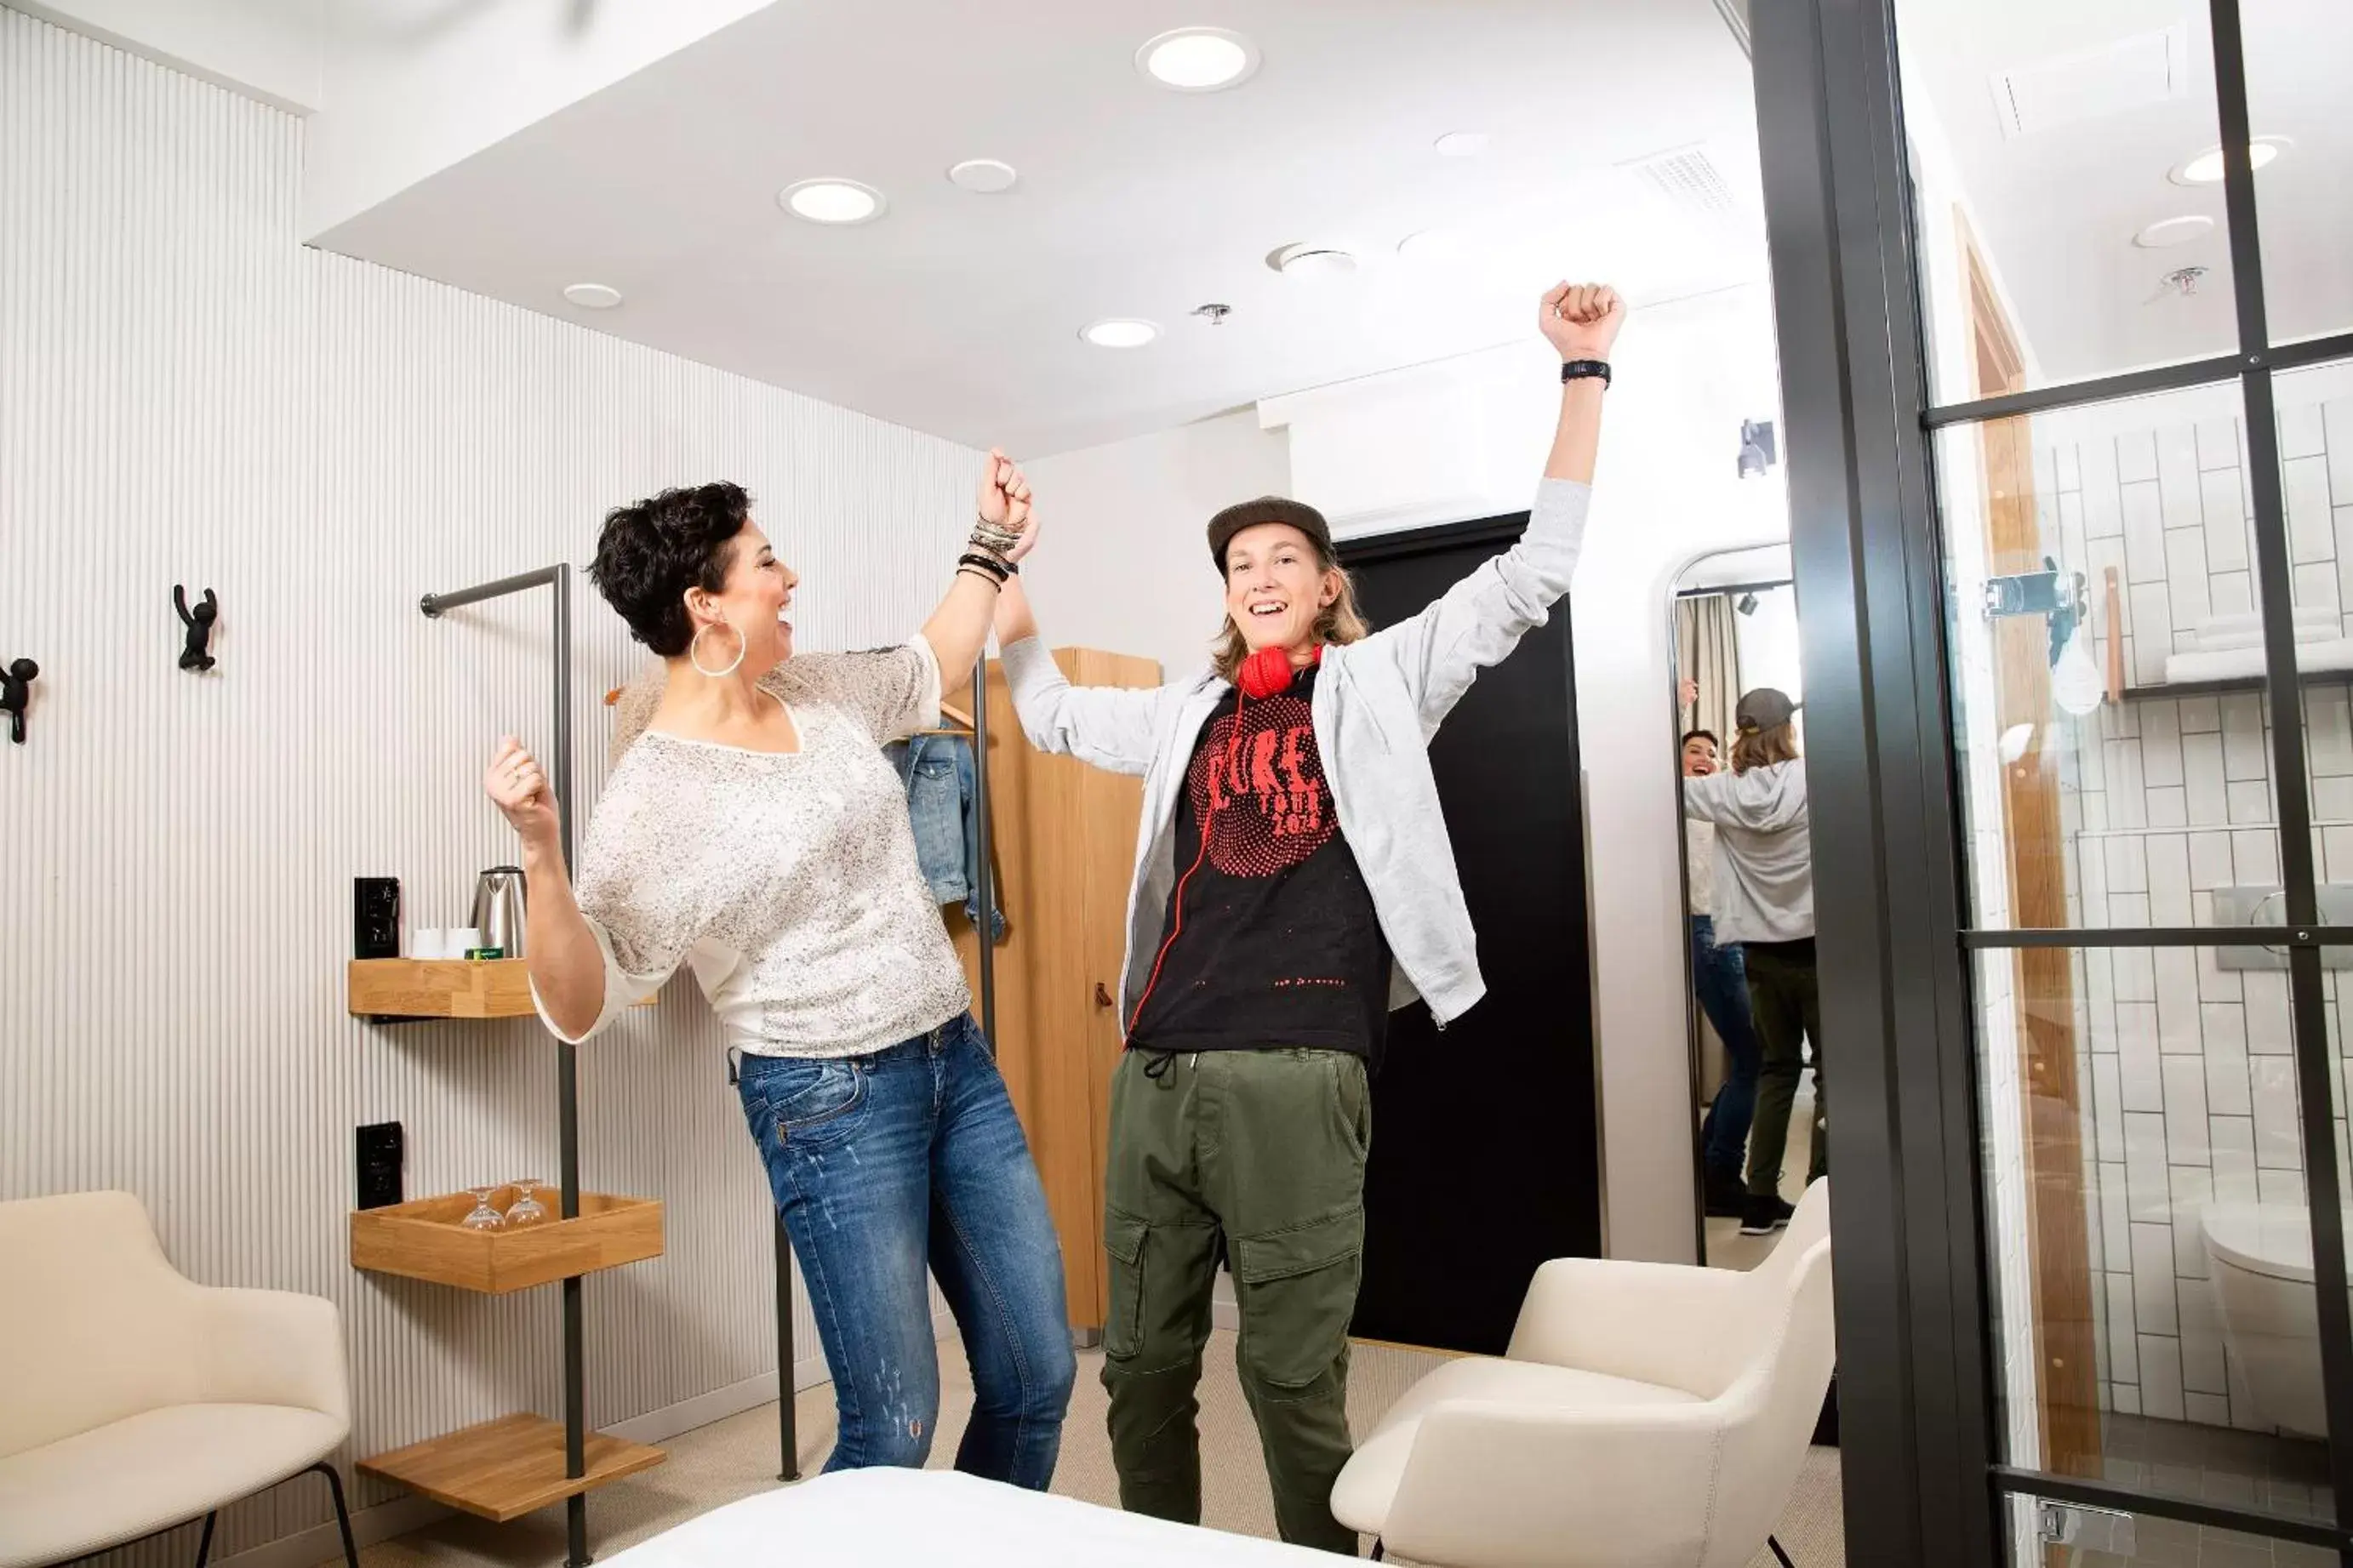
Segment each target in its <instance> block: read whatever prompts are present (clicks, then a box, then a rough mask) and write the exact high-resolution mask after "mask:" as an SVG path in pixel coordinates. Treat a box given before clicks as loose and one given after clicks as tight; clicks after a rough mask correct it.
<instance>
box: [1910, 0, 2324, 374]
mask: <svg viewBox="0 0 2353 1568" xmlns="http://www.w3.org/2000/svg"><path fill="white" fill-rule="evenodd" d="M2241 14H2242V18H2243V21H2242V26H2243V28H2244V31H2245V35H2246V53H2247V76H2248V95H2249V104H2250V117H2251V119H2252V121H2253V132H2254V133H2255V134H2256V135H2259V136H2261V135H2267V134H2269V135H2286V136H2289V137H2292V138H2294V139H2295V150H2294V151H2293V152H2292V153H2289V154H2288V155H2286V156H2284V157H2283V158H2281V159H2280V160H2279V161H2278V162H2277V163H2274V164H2273V165H2272V166H2270V167H2269V168H2267V169H2265V170H2263V172H2262V173H2261V174H2259V175H2258V176H2257V177H2256V195H2257V200H2258V213H2257V217H2258V227H2259V229H2260V230H2261V234H2262V238H2263V255H2264V261H2265V270H2266V273H2267V278H2266V280H2265V281H2266V283H2267V294H2268V299H2269V309H2270V317H2271V331H2272V335H2273V336H2274V338H2276V339H2286V338H2295V337H2310V336H2316V335H2318V334H2320V333H2323V332H2327V331H2346V330H2348V329H2353V263H2348V259H2347V258H2348V256H2353V114H2348V112H2347V111H2346V106H2345V94H2346V87H2347V82H2348V79H2353V5H2348V3H2347V0H2258V3H2255V4H2250V5H2243V6H2242V7H2241ZM1896 16H1897V24H1898V27H1897V33H1898V37H1897V42H1898V47H1899V48H1900V49H1901V51H1902V54H1903V57H1904V60H1905V71H1906V76H1907V79H1908V84H1909V90H1910V93H1911V95H1912V101H1911V102H1909V103H1907V106H1906V112H1907V113H1911V114H1918V113H1920V112H1922V111H1923V107H1922V105H1923V100H1925V112H1926V113H1928V114H1932V115H1933V116H1934V117H1935V118H1936V120H1937V121H1939V122H1940V123H1941V126H1942V129H1943V132H1944V135H1945V138H1946V140H1947V142H1948V143H1949V145H1950V147H1951V149H1952V152H1953V154H1954V157H1955V160H1956V162H1957V164H1958V165H1959V169H1960V173H1961V176H1962V182H1963V184H1964V185H1965V187H1966V188H1967V191H1968V196H1969V199H1970V202H1971V204H1972V205H1973V207H1974V208H1975V216H1976V219H1977V226H1978V230H1979V235H1978V237H1979V239H1980V241H1981V242H1982V243H1983V245H1984V247H1985V248H1986V250H1987V252H1988V253H1989V255H1990V256H1991V257H1992V258H1993V262H1994V265H1995V267H1996V268H1998V270H1999V271H2000V274H2001V277H2002V279H2003V283H2004V285H2005V288H2006V289H2007V291H2008V293H2009V295H2010V301H2011V303H2012V305H2013V307H2014V308H2015V310H2017V313H2018V317H2019V321H2018V323H2017V324H2018V326H2019V328H2020V330H2021V333H2022V334H2023V336H2024V337H2025V338H2026V339H2027V342H2028V344H2029V346H2030V348H2031V353H2032V354H2033V356H2034V358H2035V359H2036V360H2037V362H2038V363H2039V370H2040V375H2039V378H2038V379H2039V380H2041V381H2042V382H2046V383H2052V382H2062V381H2074V380H2080V379H2083V378H2085V377H2089V376H2096V375H2105V374H2114V373H2116V372H2118V371H2123V370H2127V369H2133V368H2137V367H2140V366H2143V365H2149V364H2156V363H2166V362H2168V361H2174V360H2180V359H2189V358H2196V357H2201V356H2204V355H2210V354H2222V353H2230V352H2232V350H2233V349H2234V348H2235V347H2236V346H2237V342H2238V337H2237V322H2236V318H2235V315H2234V312H2233V305H2232V270H2231V260H2230V256H2231V251H2230V240H2229V237H2228V226H2227V225H2226V224H2225V223H2224V222H2223V217H2224V214H2223V198H2222V192H2221V187H2220V186H2219V185H2216V186H2208V187H2203V188H2196V189H2192V188H2185V187H2183V186H2180V185H2178V184H2172V183H2171V182H2170V181H2168V178H2167V177H2166V176H2167V172H2168V169H2170V168H2171V167H2172V166H2174V165H2175V164H2177V163H2180V162H2181V161H2183V160H2185V159H2187V158H2189V156H2191V155H2192V154H2194V153H2199V152H2200V151H2202V150H2204V149H2206V148H2208V147H2211V146H2212V145H2214V144H2215V143H2216V142H2219V141H2220V139H2221V136H2220V132H2219V130H2218V120H2217V115H2216V109H2215V97H2214V88H2213V80H2214V78H2213V45H2212V29H2211V26H2210V24H2209V20H2208V12H2207V6H2206V4H2205V0H2063V3H2061V4H2054V3H2053V0H1967V3H1966V4H1964V3H1961V0H1898V4H1897V5H1896ZM2173 26H2179V27H2181V28H2182V29H2183V31H2184V33H2185V34H2186V36H2187V39H2188V45H2189V47H2188V58H2187V60H2186V62H2185V63H2186V66H2187V69H2186V71H2185V72H2184V73H2183V78H2182V79H2183V81H2184V82H2185V84H2186V90H2185V91H2184V93H2183V94H2182V96H2180V97H2178V98H2174V99H2171V100H2167V101H2163V102H2157V103H2150V104H2146V105H2143V106H2141V107H2137V108H2127V109H2122V110H2115V111H2112V112H2107V113H2103V114H2099V115H2096V116H2095V117H2094V118H2090V119H2086V120H2078V121H2074V122H2073V123H2071V124H2066V125H2063V126H2054V127H2052V128H2051V129H2048V130H2043V131H2038V132H2030V133H2028V134H2025V135H2021V136H2015V137H2010V138H2005V137H2004V135H2003V134H2002V126H2001V121H2000V116H1999V115H1998V113H1997V110H1996V99H1995V95H1994V92H1993V90H1992V88H1991V85H1990V79H1991V78H1992V76H1993V74H1994V73H1995V72H1997V71H2003V70H2011V69H2016V68H2021V67H2029V66H2032V65H2035V64H2037V63H2039V62H2044V61H2049V60H2052V59H2054V58H2059V57H2064V56H2072V55H2075V54H2077V53H2079V52H2084V51H2090V50H2094V49H2099V48H2101V47H2104V46H2109V45H2114V44H2118V43H2121V42H2123V41H2125V40H2126V39H2130V38H2133V37H2139V36H2143V35H2147V34H2152V33H2157V32H2160V31H2162V30H2164V29H2166V28H2168V27H2173ZM2089 87H2090V84H2089V83H2088V82H2086V83H2084V90H2086V91H2088V90H2089ZM2183 214H2204V215H2206V216H2211V217H2212V218H2213V219H2214V220H2215V226H2214V228H2213V230H2212V231H2211V234H2210V235H2209V236H2208V237H2205V238H2203V239H2200V240H2196V241H2193V242H2192V243H2190V244H2188V245H2184V246H2179V247H2173V248H2168V249H2159V250H2144V249H2139V248H2137V247H2135V246H2134V245H2133V243H2132V237H2133V236H2134V235H2135V234H2137V233H2138V232H2139V231H2140V230H2141V229H2142V228H2143V227H2145V226H2147V225H2149V224H2151V223H2154V222H2156V221H2158V220H2159V219H2162V218H2168V217H2172V216H2179V215H2183ZM1941 216H1942V215H1936V214H1928V215H1924V221H1936V220H1940V219H1941ZM2190 265H2199V266H2204V267H2206V268H2209V271H2208V273H2207V276H2206V277H2205V278H2204V279H2201V280H2200V286H2199V288H2200V292H2199V293H2198V295H2197V296H2195V297H2194V298H2189V299H2183V298H2179V297H2178V296H2170V295H2168V296H2167V297H2164V298H2152V297H2153V296H2156V295H2158V279H2161V278H2162V277H2163V276H2164V275H2165V274H2166V273H2168V272H2169V271H2171V270H2173V269H2174V268H2179V267H2184V266H2190ZM1938 391H1939V395H1940V399H1949V398H1950V397H1952V396H1953V395H1956V392H1957V391H1958V392H1959V393H1960V394H1961V395H1966V389H1953V388H1940V389H1938Z"/></svg>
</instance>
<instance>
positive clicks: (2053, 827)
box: [1936, 382, 2279, 928]
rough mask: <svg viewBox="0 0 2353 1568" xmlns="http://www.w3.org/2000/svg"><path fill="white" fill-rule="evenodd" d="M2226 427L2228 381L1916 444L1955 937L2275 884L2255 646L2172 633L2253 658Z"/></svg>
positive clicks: (2112, 920) (2232, 909) (2216, 916)
mask: <svg viewBox="0 0 2353 1568" xmlns="http://www.w3.org/2000/svg"><path fill="white" fill-rule="evenodd" d="M2239 411H2240V395H2239V388H2238V384H2237V383H2235V382H2225V383H2223V384H2220V385H2217V386H2210V387H2198V388H2193V389H2190V390H2189V391H2185V392H2174V393H2167V394H2164V395H2160V396H2155V397H2139V398H2129V399H2125V400H2122V401H2118V402H2113V403H2105V404H2092V405H2084V406H2082V407H2077V408H2068V409H2061V410H2057V411H2054V412H2052V413H2046V414H2037V415H2032V416H2023V415H2022V416H2017V417H2014V418H2010V419H1998V420H1991V421H1988V422H1986V423H1984V424H1979V425H1968V426H1947V428H1945V429H1943V430H1940V431H1939V432H1937V437H1936V486H1937V492H1938V495H1937V500H1938V507H1939V512H1940V516H1941V520H1942V521H1941V527H1942V530H1943V533H1944V548H1945V561H1946V581H1947V583H1948V584H1950V589H1951V594H1952V599H1951V613H1952V616H1953V621H1952V637H1951V640H1950V644H1949V647H1948V650H1947V651H1948V660H1947V662H1948V666H1949V668H1950V678H1951V679H1952V682H1953V712H1954V715H1955V734H1954V746H1955V750H1956V753H1957V763H1958V768H1959V773H1960V779H1961V795H1962V809H1963V813H1964V819H1965V822H1966V824H1967V827H1968V834H1967V837H1966V854H1967V859H1968V872H1969V878H1968V882H1969V889H1968V891H1969V910H1968V923H1969V924H1971V925H1973V926H1977V927H1980V928H1995V927H2052V926H2072V927H2084V926H2089V927H2118V926H2124V927H2145V926H2152V925H2155V926H2182V925H2208V924H2214V923H2217V922H2223V923H2233V924H2235V923H2240V922H2241V921H2243V920H2244V919H2245V914H2244V909H2245V908H2246V907H2248V906H2250V905H2251V904H2253V902H2257V901H2260V900H2261V899H2262V898H2263V894H2264V892H2266V891H2268V890H2269V889H2275V888H2277V886H2278V885H2279V833H2278V827H2277V822H2278V813H2277V811H2276V810H2275V809H2274V805H2273V800H2272V794H2271V785H2270V775H2271V752H2270V748H2269V743H2268V741H2267V739H2266V735H2265V731H2264V727H2263V723H2264V721H2263V699H2262V694H2261V690H2260V688H2261V685H2262V679H2261V677H2262V668H2263V657H2262V649H2261V647H2260V646H2254V647H2248V648H2243V649H2221V650H2217V651H2214V652H2211V653H2205V654H2202V655H2201V654H2200V648H2201V647H2202V645H2198V644H2194V643H2193V642H2192V640H2191V639H2190V638H2189V637H2188V636H2187V634H2186V628H2189V627H2197V628H2200V629H2201V631H2202V630H2204V629H2206V628H2208V627H2210V626H2216V625H2218V620H2217V618H2218V617H2221V620H2220V622H2219V625H2220V626H2228V627H2231V628H2234V629H2235V631H2236V633H2237V635H2242V636H2243V637H2247V638H2249V639H2251V640H2252V641H2253V642H2255V643H2256V644H2258V645H2259V643H2260V638H2259V637H2257V636H2256V634H2255V633H2254V632H2253V630H2252V629H2251V628H2252V627H2253V616H2254V613H2255V610H2256V608H2257V605H2256V600H2257V594H2256V588H2255V573H2254V570H2253V564H2254V556H2253V544H2252V542H2251V540H2252V535H2251V533H2250V531H2249V528H2248V523H2247V515H2246V505H2245V487H2244V486H2243V485H2242V483H2240V474H2239V467H2238V465H2239V461H2240V459H2239V450H2240V440H2239V434H2238V416H2239ZM2050 569H2055V570H2056V572H2057V573H2058V577H2057V579H2056V580H2055V581H2054V580H2053V579H2052V577H2050V576H2049V575H2047V571H2048V570H2050ZM1989 588H1990V589H1992V590H1993V596H1994V601H1995V602H1991V607H1992V608H1993V610H1994V611H1995V612H1996V613H1993V614H1989V597H1988V590H1989ZM2077 607H2080V608H2081V609H2082V611H2083V612H2084V614H2083V616H2082V617H2081V618H2080V619H2074V618H2073V612H2074V610H2075V608H2077ZM2219 635H2220V634H2219V631H2218V633H2217V636H2218V637H2219ZM2054 644H2055V647H2054ZM2193 656H2197V657H2193ZM2247 889H2254V891H2253V892H2249V891H2247Z"/></svg>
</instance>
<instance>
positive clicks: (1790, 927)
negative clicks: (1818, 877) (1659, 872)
mask: <svg viewBox="0 0 2353 1568" xmlns="http://www.w3.org/2000/svg"><path fill="white" fill-rule="evenodd" d="M1683 815H1684V816H1694V817H1697V818H1699V819H1700V820H1701V821H1703V822H1712V823H1714V824H1715V944H1716V945H1717V946H1718V947H1729V946H1730V945H1731V944H1732V943H1734V942H1795V941H1797V940H1798V939H1799V937H1807V936H1811V935H1813V934H1814V865H1813V853H1814V851H1813V835H1812V834H1811V832H1810V831H1809V829H1808V826H1807V817H1806V764H1805V762H1804V760H1803V759H1802V758H1800V759H1799V760H1798V761H1796V762H1790V763H1773V764H1772V765H1771V766H1769V767H1762V768H1751V769H1749V770H1748V771H1747V772H1746V773H1710V774H1708V775H1707V776H1706V777H1704V778H1687V779H1685V780H1683Z"/></svg>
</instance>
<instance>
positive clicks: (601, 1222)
mask: <svg viewBox="0 0 2353 1568" xmlns="http://www.w3.org/2000/svg"><path fill="white" fill-rule="evenodd" d="M557 1195H558V1194H557V1192H556V1189H555V1188H554V1187H553V1186H545V1187H542V1188H540V1189H539V1201H540V1202H541V1203H543V1204H545V1205H547V1208H548V1212H549V1214H551V1215H553V1214H554V1212H555V1207H556V1203H557ZM515 1197H516V1189H515V1188H513V1187H511V1186H508V1187H501V1188H499V1189H498V1190H497V1191H495V1192H493V1193H492V1194H491V1205H493V1206H494V1207H496V1208H497V1209H498V1210H499V1211H500V1212H501V1213H504V1212H505V1211H506V1209H507V1208H508V1206H509V1205H512V1204H513V1202H514V1201H515ZM473 1206H474V1197H473V1194H471V1193H453V1194H449V1195H448V1196H447V1197H437V1198H418V1199H416V1200H415V1201H414V1202H411V1203H405V1204H393V1205H388V1206H386V1207H384V1208H378V1209H355V1210H353V1213H352V1267H353V1268H361V1269H365V1270H366V1271H368V1272H369V1273H372V1274H398V1275H401V1276H403V1277H405V1278H406V1279H427V1280H430V1281H432V1282H433V1283H434V1284H437V1285H452V1286H455V1287H457V1288H458V1289H460V1290H480V1291H482V1292H484V1293H485V1294H488V1295H492V1296H503V1295H506V1294H508V1293H509V1292H511V1291H515V1290H528V1289H531V1288H532V1287H533V1286H535V1285H548V1284H553V1283H554V1281H556V1280H558V1279H571V1278H573V1277H574V1276H575V1275H579V1274H593V1273H595V1272H596V1270H598V1269H600V1268H619V1267H620V1266H621V1265H622V1264H625V1263H636V1262H638V1261H639V1260H640V1259H643V1258H659V1257H660V1256H661V1250H662V1206H661V1202H660V1200H659V1199H658V1198H631V1197H619V1196H616V1195H614V1194H610V1193H583V1194H580V1214H579V1216H578V1217H577V1218H575V1219H553V1218H551V1219H544V1220H542V1221H540V1222H539V1223H538V1224H536V1225H526V1226H514V1227H512V1228H502V1229H499V1230H469V1229H468V1228H466V1226H464V1225H463V1224H461V1223H459V1222H460V1221H462V1220H463V1219H464V1218H465V1216H466V1215H467V1214H468V1213H469V1212H470V1211H471V1210H472V1208H473Z"/></svg>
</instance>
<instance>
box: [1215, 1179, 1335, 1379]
mask: <svg viewBox="0 0 2353 1568" xmlns="http://www.w3.org/2000/svg"><path fill="white" fill-rule="evenodd" d="M1364 1250H1365V1211H1364V1209H1363V1208H1362V1207H1361V1206H1357V1207H1351V1208H1347V1209H1344V1210H1342V1211H1341V1212H1340V1213H1338V1214H1335V1215H1329V1216H1327V1217H1325V1218H1324V1219H1319V1220H1314V1221H1311V1222H1309V1223H1308V1224H1306V1225H1300V1226H1291V1227H1289V1228H1287V1229H1284V1230H1276V1231H1268V1232H1264V1233H1262V1234H1261V1235H1258V1236H1238V1237H1234V1238H1233V1257H1234V1284H1235V1287H1236V1289H1235V1295H1236V1297H1237V1298H1238V1300H1239V1304H1240V1307H1241V1312H1242V1342H1241V1347H1240V1350H1241V1360H1242V1370H1243V1371H1244V1372H1245V1373H1249V1374H1250V1375H1252V1376H1255V1377H1257V1378H1259V1379H1260V1380H1261V1381H1262V1382H1265V1383H1268V1384H1274V1385H1276V1386H1278V1387H1283V1388H1296V1387H1300V1386H1302V1385H1303V1384H1309V1383H1313V1382H1314V1380H1315V1379H1316V1378H1318V1377H1321V1376H1322V1375H1323V1374H1324V1373H1326V1372H1328V1371H1330V1370H1331V1368H1332V1365H1333V1363H1335V1362H1336V1361H1337V1360H1338V1359H1339V1356H1340V1351H1341V1348H1342V1347H1343V1346H1344V1345H1345V1344H1346V1343H1347V1341H1348V1320H1349V1318H1350V1317H1352V1316H1353V1315H1354V1314H1355V1312H1356V1286H1357V1283H1358V1280H1359V1279H1361V1277H1362V1272H1363V1269H1362V1263H1363V1255H1364Z"/></svg>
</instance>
